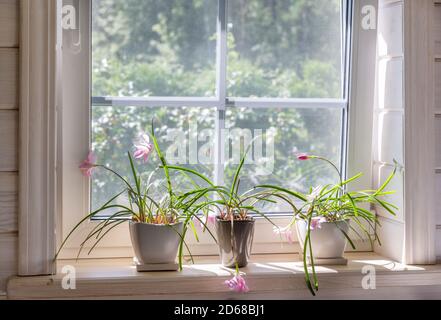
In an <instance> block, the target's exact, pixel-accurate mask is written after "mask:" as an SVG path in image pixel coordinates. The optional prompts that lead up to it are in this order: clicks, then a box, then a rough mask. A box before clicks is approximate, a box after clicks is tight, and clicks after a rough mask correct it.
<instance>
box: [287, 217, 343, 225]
mask: <svg viewBox="0 0 441 320" xmlns="http://www.w3.org/2000/svg"><path fill="white" fill-rule="evenodd" d="M297 221H302V222H306V220H305V219H302V218H296V222H297ZM339 222H346V223H350V222H351V219H350V218H347V219H343V220H337V221H324V222H321V223H322V224H323V223H325V224H329V223H334V224H335V223H339Z"/></svg>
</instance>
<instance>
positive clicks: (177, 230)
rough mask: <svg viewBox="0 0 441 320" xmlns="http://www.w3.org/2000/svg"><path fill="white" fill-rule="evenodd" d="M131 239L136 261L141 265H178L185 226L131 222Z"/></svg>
mask: <svg viewBox="0 0 441 320" xmlns="http://www.w3.org/2000/svg"><path fill="white" fill-rule="evenodd" d="M129 228H130V237H131V240H132V246H133V250H134V252H135V257H136V261H137V262H138V263H139V264H141V265H152V264H153V265H155V264H156V265H161V264H162V265H165V266H166V268H169V267H167V266H169V265H172V266H175V265H176V256H177V254H178V248H179V243H180V241H181V236H180V234H182V232H183V229H184V224H183V223H182V222H180V223H176V224H173V225H170V226H166V225H155V224H147V223H135V222H130V224H129Z"/></svg>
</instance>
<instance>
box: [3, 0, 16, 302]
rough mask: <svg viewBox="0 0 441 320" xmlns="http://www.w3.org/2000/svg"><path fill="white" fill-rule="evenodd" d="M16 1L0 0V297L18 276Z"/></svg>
mask: <svg viewBox="0 0 441 320" xmlns="http://www.w3.org/2000/svg"><path fill="white" fill-rule="evenodd" d="M18 58H19V0H0V296H1V295H2V294H3V293H4V292H5V291H6V282H7V279H8V278H9V277H10V276H12V275H15V274H16V273H17V258H18V250H17V247H18V244H17V243H18V228H17V217H18V200H17V199H18V152H17V150H18V109H19V95H18V87H19V77H18V74H19V67H18V61H19V60H18Z"/></svg>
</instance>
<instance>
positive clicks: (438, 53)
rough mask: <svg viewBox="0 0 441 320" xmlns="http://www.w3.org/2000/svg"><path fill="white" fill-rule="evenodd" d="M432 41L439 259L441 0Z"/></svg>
mask: <svg viewBox="0 0 441 320" xmlns="http://www.w3.org/2000/svg"><path fill="white" fill-rule="evenodd" d="M433 14H434V17H433V41H434V57H433V58H434V59H435V91H434V92H435V126H436V133H435V143H436V149H435V150H436V166H437V168H436V169H435V174H436V195H437V199H438V202H437V206H436V208H437V222H436V223H437V234H436V239H437V248H436V253H437V257H438V260H441V0H435V1H434V10H433Z"/></svg>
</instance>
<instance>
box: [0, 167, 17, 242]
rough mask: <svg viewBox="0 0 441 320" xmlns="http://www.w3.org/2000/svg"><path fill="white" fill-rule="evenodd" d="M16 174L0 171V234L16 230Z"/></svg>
mask: <svg viewBox="0 0 441 320" xmlns="http://www.w3.org/2000/svg"><path fill="white" fill-rule="evenodd" d="M17 220H18V176H17V174H16V173H0V234H5V233H14V232H17V230H18V226H17Z"/></svg>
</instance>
